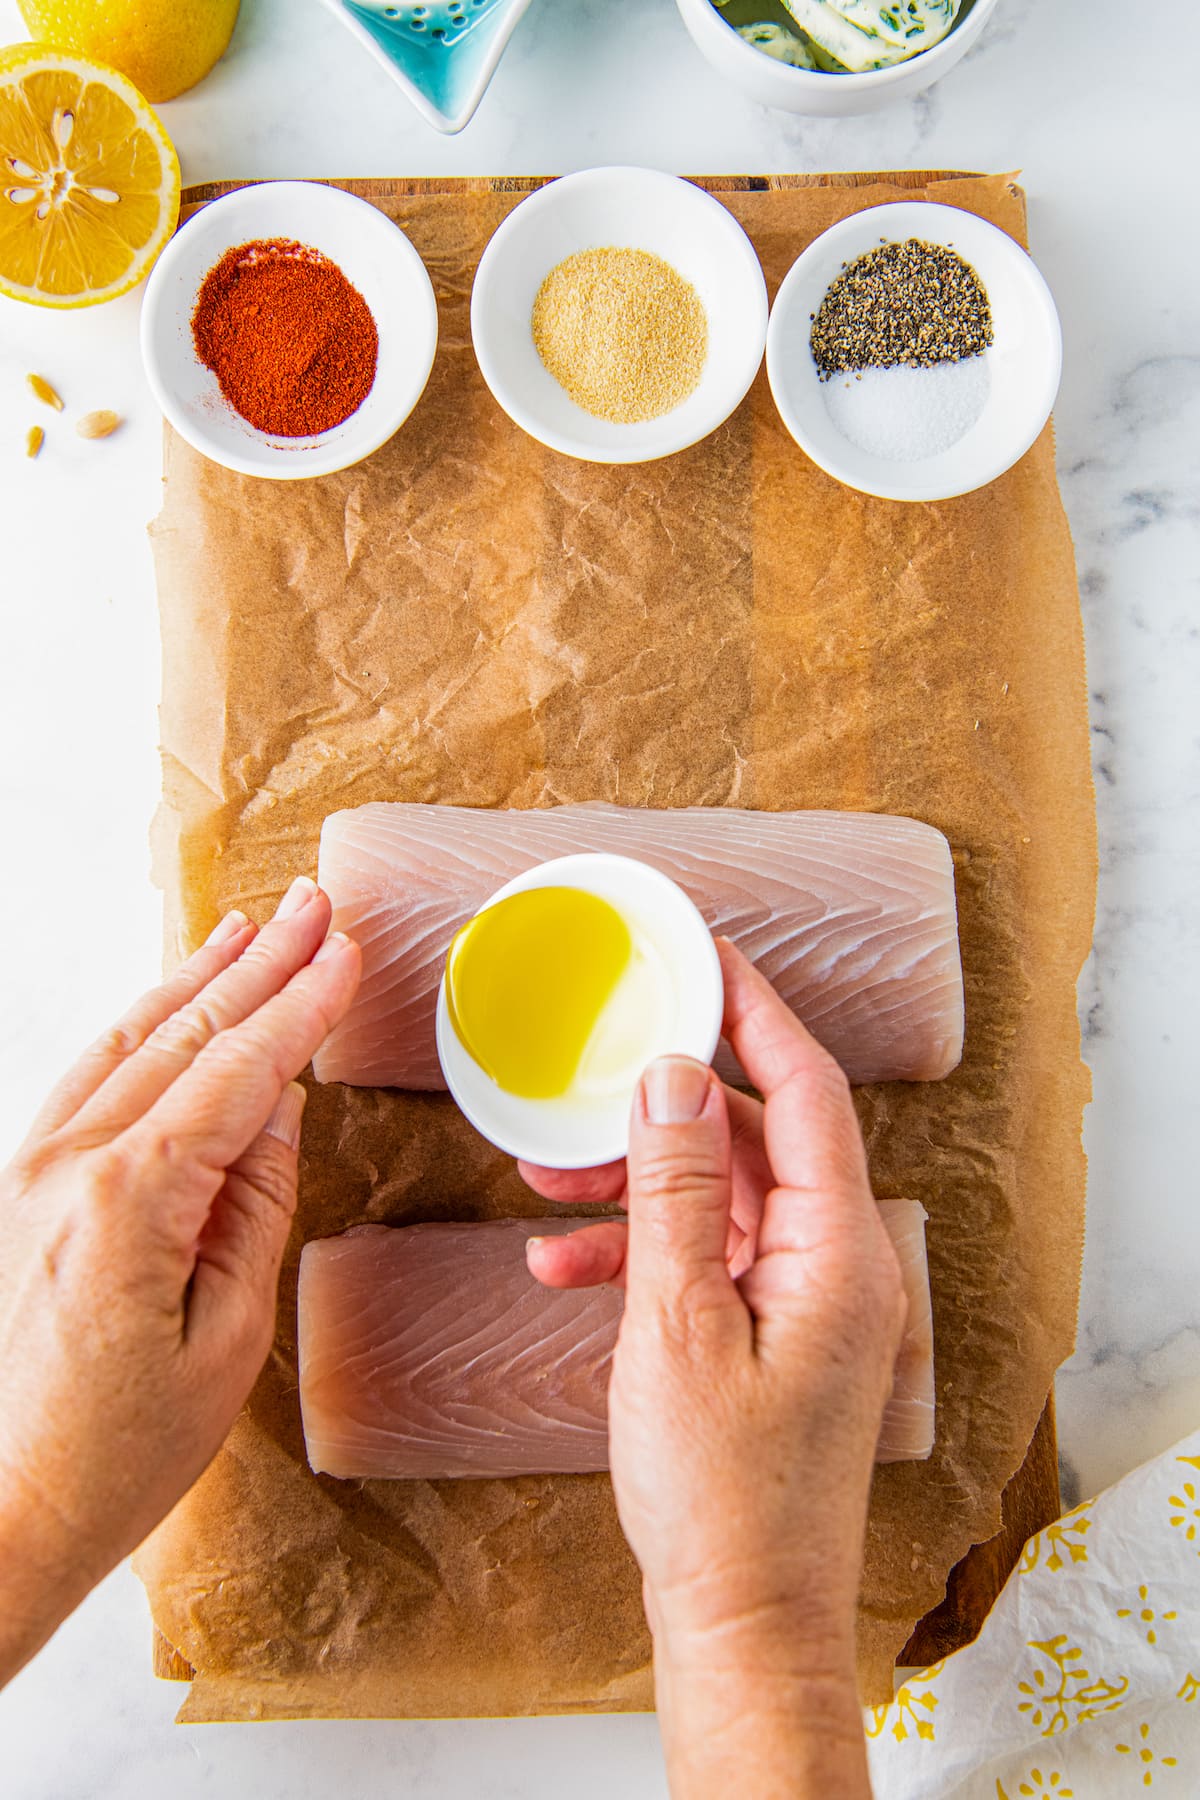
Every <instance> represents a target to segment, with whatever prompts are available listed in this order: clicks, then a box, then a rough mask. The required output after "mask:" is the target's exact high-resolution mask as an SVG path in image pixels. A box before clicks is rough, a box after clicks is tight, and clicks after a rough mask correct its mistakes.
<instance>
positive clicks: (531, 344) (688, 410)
mask: <svg viewBox="0 0 1200 1800" xmlns="http://www.w3.org/2000/svg"><path fill="white" fill-rule="evenodd" d="M766 331H767V288H766V282H765V280H764V277H763V272H762V268H761V265H760V264H759V260H758V256H757V254H756V253H755V250H754V246H753V244H751V242H750V239H749V238H748V237H747V236H746V233H745V232H744V231H743V230H742V227H741V226H740V225H739V224H738V222H737V220H736V219H735V218H734V216H733V214H732V213H731V212H730V211H729V210H728V209H727V208H726V207H724V206H722V205H721V202H720V201H719V200H717V199H715V198H714V197H713V196H712V195H711V194H708V193H706V192H705V191H704V190H703V189H702V188H699V187H697V186H696V185H695V184H694V183H693V182H690V181H683V180H681V179H680V178H679V177H678V176H675V175H666V174H663V173H661V172H660V171H659V170H656V169H638V168H619V167H618V168H601V169H585V170H583V171H581V172H580V173H578V174H575V175H565V176H563V177H561V179H559V180H558V181H552V182H549V183H548V184H547V185H546V186H545V187H543V188H539V189H538V190H537V191H536V192H535V193H533V194H531V195H530V196H529V198H528V199H526V200H523V201H522V202H521V203H520V204H519V205H518V206H516V207H515V208H514V209H513V211H512V212H511V213H510V214H509V216H508V218H507V219H506V220H505V221H504V223H503V224H502V225H501V226H500V227H499V229H498V230H497V231H496V232H495V234H494V236H493V237H492V239H491V242H490V243H489V244H488V246H487V249H486V250H485V251H484V253H483V256H482V258H481V259H480V263H479V268H478V271H477V273H476V276H475V284H474V287H473V289H472V293H471V335H472V338H473V340H474V344H475V354H476V356H477V358H478V360H479V366H480V369H481V370H482V373H483V377H484V380H485V381H486V382H487V384H488V387H489V388H490V389H491V391H492V394H493V396H494V397H495V399H496V400H497V402H498V403H499V405H500V406H501V407H502V408H503V409H504V411H505V412H506V413H507V414H508V415H509V417H510V418H511V419H512V420H513V421H514V422H515V423H516V424H517V425H519V426H520V427H521V428H522V430H524V431H527V432H528V433H529V434H530V436H531V437H534V438H536V439H537V440H538V441H539V442H540V443H543V444H545V445H547V446H548V447H549V448H550V449H551V450H556V451H559V452H560V453H562V454H563V455H566V456H574V457H579V458H580V459H582V460H584V461H587V462H599V463H638V462H649V461H651V460H653V459H655V458H657V457H661V456H670V455H673V454H674V453H675V452H677V451H680V450H684V449H686V448H687V447H688V446H689V445H691V444H695V443H698V442H699V441H700V439H701V438H705V437H707V436H708V435H709V433H710V432H712V431H715V430H716V429H717V427H718V426H720V425H722V424H723V423H724V422H725V420H726V419H728V418H729V416H730V414H731V413H733V412H734V411H735V410H736V408H737V407H738V405H739V404H740V403H741V401H742V400H743V399H744V397H745V395H746V393H747V391H748V389H749V387H750V385H751V383H752V382H753V380H754V377H755V375H756V374H757V373H758V369H759V366H760V365H761V363H762V356H763V348H764V345H765V342H766Z"/></svg>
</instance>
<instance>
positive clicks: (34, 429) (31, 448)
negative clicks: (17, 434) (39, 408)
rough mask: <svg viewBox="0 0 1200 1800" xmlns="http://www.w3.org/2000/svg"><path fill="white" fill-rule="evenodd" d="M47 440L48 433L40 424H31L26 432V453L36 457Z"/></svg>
mask: <svg viewBox="0 0 1200 1800" xmlns="http://www.w3.org/2000/svg"><path fill="white" fill-rule="evenodd" d="M45 441H46V434H45V432H44V431H43V430H42V428H41V426H40V425H31V426H30V427H29V430H28V431H27V432H26V433H25V454H26V456H28V457H34V456H36V455H37V453H38V451H39V450H40V449H41V447H42V445H43V444H44V443H45Z"/></svg>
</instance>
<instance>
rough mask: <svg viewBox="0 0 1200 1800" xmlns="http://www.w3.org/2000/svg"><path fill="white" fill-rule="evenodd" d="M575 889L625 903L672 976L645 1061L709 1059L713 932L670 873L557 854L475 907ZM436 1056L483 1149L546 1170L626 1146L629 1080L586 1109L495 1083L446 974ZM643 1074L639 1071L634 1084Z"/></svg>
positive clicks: (714, 1037) (716, 1015)
mask: <svg viewBox="0 0 1200 1800" xmlns="http://www.w3.org/2000/svg"><path fill="white" fill-rule="evenodd" d="M538 887H577V888H582V889H584V890H585V891H586V892H588V893H591V894H598V895H599V896H600V897H601V899H604V900H608V901H610V902H611V904H612V905H614V906H616V907H617V909H618V910H621V908H622V906H624V908H625V909H626V910H627V911H628V912H629V913H630V914H631V915H632V916H633V917H634V918H636V919H637V920H638V922H639V923H640V924H641V925H642V926H643V928H645V927H646V923H647V920H650V919H652V920H653V942H654V945H655V947H656V949H657V951H658V953H659V955H660V956H661V958H662V960H663V961H664V962H666V963H667V964H668V965H669V966H670V968H671V969H672V970H673V971H674V973H675V975H676V977H677V982H676V997H677V1003H678V1004H677V1011H676V1016H675V1017H674V1019H673V1020H671V1021H664V1022H663V1027H662V1030H661V1033H660V1036H659V1041H658V1042H656V1043H655V1044H653V1045H652V1046H651V1047H650V1048H649V1050H648V1054H647V1058H646V1060H647V1061H650V1060H652V1059H653V1058H654V1057H656V1056H667V1055H680V1056H692V1057H695V1058H696V1060H697V1061H699V1062H711V1061H712V1058H713V1056H714V1055H715V1053H716V1048H717V1044H718V1042H719V1041H720V1035H721V1019H722V1014H723V1011H724V1004H725V987H724V980H723V977H722V974H721V962H720V958H719V957H718V955H717V947H716V945H715V943H714V942H713V937H712V933H711V932H710V931H709V929H708V926H707V925H706V924H705V923H704V920H703V918H702V917H701V915H700V913H699V911H698V910H697V908H696V906H695V904H694V903H693V901H692V900H691V899H689V897H688V895H687V894H685V893H684V891H683V889H682V888H681V887H679V886H678V885H677V884H676V883H675V882H674V881H672V880H671V878H670V876H668V875H664V874H663V873H662V872H661V870H659V869H655V868H652V867H651V866H650V864H649V863H644V862H640V861H639V860H638V859H637V858H636V857H631V856H616V855H613V854H611V853H610V852H608V851H599V852H585V853H582V854H580V855H577V856H559V857H555V858H554V859H553V860H552V861H550V862H544V863H538V864H535V866H534V867H533V868H531V869H526V870H525V871H524V873H523V874H521V875H518V876H516V877H515V879H514V880H512V881H509V882H506V883H505V885H504V886H503V887H502V888H499V889H498V890H497V892H496V893H494V894H493V895H491V897H490V898H489V899H488V900H487V901H486V902H485V904H484V905H483V906H481V907H480V908H479V911H480V912H484V911H486V910H487V908H488V907H490V906H495V905H496V904H497V902H498V901H501V900H507V899H508V897H509V895H510V894H519V893H524V892H525V891H526V890H527V889H529V888H538ZM437 1050H438V1060H439V1062H440V1063H441V1066H442V1073H443V1075H444V1076H445V1078H446V1085H447V1087H448V1088H449V1089H450V1092H451V1094H452V1095H453V1097H454V1099H455V1100H456V1101H457V1103H458V1106H459V1108H460V1110H461V1111H462V1112H463V1113H464V1114H465V1116H466V1117H467V1119H469V1120H470V1122H471V1124H472V1125H473V1126H474V1127H475V1129H476V1131H478V1132H480V1133H481V1134H482V1135H483V1136H484V1137H485V1138H487V1139H488V1141H489V1142H490V1143H493V1144H495V1145H496V1147H497V1148H498V1149H500V1150H504V1151H506V1152H507V1153H508V1155H510V1156H519V1157H524V1158H525V1160H526V1161H527V1162H532V1163H537V1164H538V1165H540V1166H541V1167H544V1168H550V1169H587V1168H591V1167H593V1166H598V1165H600V1164H601V1163H609V1162H616V1161H617V1160H618V1158H620V1157H622V1156H624V1155H625V1152H626V1150H627V1149H628V1147H629V1116H630V1109H631V1106H632V1103H633V1095H634V1088H635V1087H636V1082H635V1083H634V1085H633V1086H632V1087H631V1088H630V1090H629V1092H628V1093H625V1094H618V1095H614V1096H612V1098H610V1099H607V1100H604V1101H595V1100H593V1101H589V1102H587V1103H579V1102H572V1101H570V1100H568V1099H566V1098H564V1099H561V1100H529V1099H524V1098H522V1097H521V1096H520V1095H518V1094H510V1093H507V1092H506V1091H505V1089H503V1088H502V1087H500V1086H498V1084H497V1083H496V1082H495V1081H493V1080H492V1078H491V1076H490V1075H488V1074H487V1073H486V1072H485V1071H484V1070H483V1069H482V1068H481V1067H480V1065H479V1064H478V1063H477V1062H476V1061H475V1059H474V1057H473V1056H472V1055H471V1053H470V1052H469V1051H468V1050H467V1049H466V1047H465V1046H464V1045H463V1043H462V1041H461V1040H460V1038H459V1036H458V1033H457V1032H456V1031H455V1029H454V1026H453V1024H452V1023H451V1020H450V1008H449V1004H448V1002H447V998H446V978H445V974H444V973H443V976H442V982H441V986H440V988H439V990H438V1002H437ZM640 1075H641V1071H640V1070H639V1071H638V1078H639V1079H640Z"/></svg>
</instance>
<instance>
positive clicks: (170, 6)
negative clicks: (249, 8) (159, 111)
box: [18, 0, 240, 101]
mask: <svg viewBox="0 0 1200 1800" xmlns="http://www.w3.org/2000/svg"><path fill="white" fill-rule="evenodd" d="M18 3H19V5H20V8H21V13H22V16H23V18H24V20H25V23H26V25H28V27H29V30H30V32H31V33H32V35H33V36H34V37H35V38H37V39H38V40H39V41H40V42H41V43H43V44H52V45H53V46H54V48H55V49H56V50H71V51H74V52H75V54H76V55H77V56H90V57H95V58H97V59H98V60H99V61H100V62H106V63H109V64H110V65H111V66H112V67H113V68H114V69H119V70H120V71H121V73H122V75H126V76H128V78H129V80H130V81H132V82H133V84H134V86H135V87H137V88H140V89H141V91H142V93H143V94H145V96H146V98H147V100H155V101H158V100H173V99H174V98H175V95H176V94H182V93H183V91H184V89H185V88H190V87H193V86H194V85H195V83H196V82H197V81H199V80H200V79H201V77H202V76H204V75H207V74H208V71H209V70H210V69H211V68H212V66H213V64H214V63H215V62H216V61H217V60H218V58H219V57H220V56H221V55H222V54H223V53H224V50H225V48H226V46H227V44H228V43H229V40H230V38H231V37H232V36H233V28H234V25H235V24H236V23H237V16H238V6H239V4H240V0H18Z"/></svg>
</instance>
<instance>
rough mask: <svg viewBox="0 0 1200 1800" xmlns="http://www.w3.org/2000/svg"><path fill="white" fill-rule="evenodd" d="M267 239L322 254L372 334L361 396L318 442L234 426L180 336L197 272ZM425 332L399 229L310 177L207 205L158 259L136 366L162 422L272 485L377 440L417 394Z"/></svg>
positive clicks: (426, 306)
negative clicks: (351, 290)
mask: <svg viewBox="0 0 1200 1800" xmlns="http://www.w3.org/2000/svg"><path fill="white" fill-rule="evenodd" d="M270 238H285V239H295V240H296V241H297V242H298V243H301V244H306V245H309V246H311V247H312V248H314V249H317V250H320V251H321V252H322V253H323V254H324V255H326V256H328V257H330V258H331V259H332V260H333V261H334V262H335V263H336V264H337V265H338V267H339V268H340V269H341V271H342V273H343V274H344V275H345V277H346V279H347V280H348V281H349V282H351V283H352V285H353V286H354V287H356V288H357V289H358V291H359V293H360V294H361V295H362V297H363V299H364V300H365V301H366V303H367V305H368V306H369V307H370V309H371V313H372V316H373V317H374V320H375V325H376V328H377V330H378V333H379V355H378V363H377V366H376V371H375V381H374V385H373V386H372V388H371V391H370V393H369V394H368V395H367V397H366V399H365V400H364V401H363V403H362V405H361V406H360V407H359V408H358V409H357V411H355V412H353V413H351V414H350V416H349V418H347V419H345V420H343V422H342V423H341V424H340V425H336V426H334V428H333V429H332V430H330V431H324V432H321V433H320V435H319V436H314V437H303V438H288V437H275V436H272V435H270V434H269V433H267V432H265V431H259V430H258V428H257V427H256V426H254V425H251V424H250V423H249V422H248V421H247V420H246V419H243V418H242V417H241V416H240V415H239V414H238V413H236V412H235V411H234V409H233V408H232V407H231V406H230V405H229V403H228V401H226V400H225V398H224V397H223V395H222V394H221V391H220V388H219V386H218V384H217V379H216V377H215V375H213V373H212V371H211V370H209V369H206V368H205V367H204V365H203V363H202V362H201V361H200V358H199V356H198V355H197V353H196V347H195V344H194V342H193V338H192V314H193V312H194V311H195V307H196V301H197V298H198V295H199V292H200V288H201V286H202V285H203V282H204V278H205V276H206V275H207V274H208V272H209V270H210V269H212V268H213V267H215V265H216V264H217V263H219V262H220V260H221V258H222V257H223V256H224V255H225V254H226V252H227V251H229V250H232V249H234V248H235V247H236V246H237V245H239V244H245V243H253V242H255V241H256V240H259V239H270ZM437 336H438V324H437V300H436V298H435V296H434V292H433V283H432V282H431V281H430V279H429V274H428V271H427V270H426V268H425V265H424V263H423V262H422V261H421V258H420V256H419V255H418V253H417V251H416V250H415V249H414V248H413V246H412V244H411V243H410V242H409V240H408V238H407V237H405V235H404V233H403V232H402V231H401V229H400V227H399V226H398V225H394V224H393V223H392V221H391V220H390V219H389V218H388V217H387V216H386V214H384V213H382V212H380V211H379V209H378V207H375V206H372V205H371V204H370V203H369V202H368V201H366V200H360V199H359V198H358V196H357V195H355V194H349V193H347V192H346V191H345V190H344V189H342V188H336V187H329V186H327V185H326V184H325V183H323V182H315V181H264V182H259V183H257V184H256V185H254V186H252V187H244V188H237V189H235V190H234V192H233V193H230V194H225V195H223V196H222V197H221V198H220V199H219V200H211V201H209V203H208V204H207V205H206V206H203V207H201V209H200V211H199V212H197V213H196V214H195V215H194V217H192V218H191V219H189V220H188V222H187V224H186V225H183V226H182V227H181V228H180V230H179V231H178V232H176V234H175V236H174V237H173V238H172V239H171V242H170V243H169V244H168V245H167V247H166V249H165V250H164V251H163V253H162V255H161V256H160V258H159V259H158V262H157V263H156V264H155V266H154V268H153V270H152V271H151V274H150V279H149V281H148V283H147V285H146V294H145V299H144V300H143V303H142V320H141V340H142V360H143V362H144V364H145V368H146V377H147V380H148V381H149V383H150V387H151V390H152V392H153V394H154V397H155V399H156V400H157V402H158V404H159V406H160V408H161V409H162V412H163V413H164V414H165V416H166V418H167V419H168V420H169V421H170V423H171V424H172V425H173V426H174V428H175V430H176V431H178V433H179V434H180V436H181V437H183V438H186V439H187V441H188V443H189V444H191V445H192V447H193V449H195V450H199V451H200V452H201V454H202V455H204V456H207V457H209V458H211V460H212V461H213V462H217V463H221V464H223V465H224V467H225V468H227V469H233V470H235V471H236V472H237V473H238V474H241V475H257V476H261V477H264V478H266V479H268V480H272V481H297V480H304V479H307V478H309V477H312V476H316V475H329V474H332V473H333V472H334V471H335V470H338V469H345V468H349V467H350V466H351V465H352V464H354V463H358V462H361V461H362V459H363V458H364V457H366V456H370V455H371V453H372V452H373V451H375V450H378V449H379V448H380V446H381V445H383V444H385V443H386V442H387V441H388V439H389V438H391V437H392V436H394V434H395V433H396V432H397V431H398V430H399V428H400V426H401V425H403V423H404V421H405V419H407V418H408V416H409V414H410V413H411V412H412V410H413V408H414V406H415V405H416V404H417V401H418V400H419V399H420V398H421V395H422V393H423V392H424V390H425V384H426V382H427V381H428V380H429V372H430V370H431V369H432V367H433V359H434V353H435V352H436V349H437Z"/></svg>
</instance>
